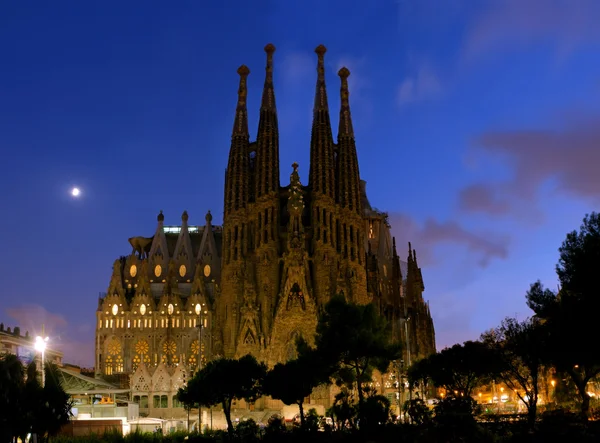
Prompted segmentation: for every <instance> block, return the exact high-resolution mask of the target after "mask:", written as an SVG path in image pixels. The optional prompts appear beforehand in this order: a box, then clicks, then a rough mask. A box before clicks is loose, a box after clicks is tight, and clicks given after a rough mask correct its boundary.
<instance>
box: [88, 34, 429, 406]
mask: <svg viewBox="0 0 600 443" xmlns="http://www.w3.org/2000/svg"><path fill="white" fill-rule="evenodd" d="M265 52H266V55H267V62H266V75H265V83H264V89H263V94H262V101H261V106H260V119H259V125H258V133H257V136H256V140H254V141H251V140H250V132H249V128H248V111H247V103H246V97H247V84H246V80H247V77H248V75H249V72H250V71H249V69H248V68H247V67H246V66H241V67H240V68H239V69H238V74H239V76H240V81H239V89H238V101H237V106H236V111H235V119H234V124H233V131H232V136H231V147H230V151H229V161H228V165H227V169H226V175H225V190H224V194H225V195H224V216H223V225H222V226H215V225H213V224H212V215H211V214H210V211H209V212H208V213H207V214H206V216H205V222H204V224H203V225H191V224H188V221H189V219H188V214H187V212H183V214H182V216H181V223H178V224H177V225H175V226H170V225H165V222H164V221H165V216H164V215H163V214H162V212H161V213H160V214H159V215H158V220H157V221H158V225H157V228H156V231H155V233H154V236H153V237H149V238H148V237H132V238H130V239H129V242H130V244H131V245H132V247H133V251H132V252H131V254H130V255H128V256H125V257H121V258H119V259H117V260H116V261H115V263H114V266H113V274H112V277H111V281H110V284H109V288H108V291H107V293H106V295H104V296H103V297H101V298H100V300H99V304H98V310H97V329H96V374H97V375H98V376H104V377H109V378H110V377H112V378H115V377H121V380H122V383H125V384H128V385H129V388H130V389H131V396H132V399H133V400H134V401H138V402H139V403H140V410H141V411H142V412H144V411H146V412H148V413H149V414H150V415H153V416H160V415H161V412H164V414H163V415H168V414H171V415H173V414H174V413H173V411H174V410H176V409H177V408H179V407H180V405H179V404H178V402H177V401H176V399H175V397H174V396H175V394H176V392H177V389H178V388H179V387H180V386H182V385H183V384H184V383H185V381H186V380H187V378H189V377H190V376H191V374H193V372H194V371H196V370H197V369H198V367H199V366H200V365H201V364H202V363H203V362H205V361H206V360H207V359H211V358H216V357H219V356H224V357H240V356H242V355H245V354H248V353H250V354H253V355H255V356H256V357H257V358H258V359H259V360H262V361H265V362H266V363H267V364H268V365H270V366H271V365H274V364H275V363H277V362H281V361H286V360H288V359H291V358H294V356H295V340H296V338H297V337H299V336H302V337H304V338H305V339H307V340H308V341H309V342H310V341H312V340H314V333H315V329H316V325H317V318H318V312H319V310H320V309H321V308H322V306H323V305H324V304H325V303H327V301H328V300H329V299H330V298H331V297H332V296H333V295H334V294H340V293H342V294H344V296H345V297H346V298H347V299H348V300H350V301H352V302H356V303H360V304H367V303H374V304H375V305H376V306H377V307H378V310H379V312H380V314H381V315H383V316H385V317H386V318H387V320H388V322H389V324H390V325H391V327H392V334H393V337H394V340H397V341H399V342H401V343H402V344H403V349H404V356H403V360H402V362H401V363H399V364H402V365H405V366H408V365H409V364H410V363H411V361H415V360H416V359H419V358H421V357H423V356H426V355H428V354H430V353H432V352H435V333H434V327H433V321H432V319H431V315H430V312H429V306H428V304H427V303H426V302H425V301H424V300H423V291H424V289H425V288H424V284H423V278H422V274H421V270H420V268H419V266H418V262H417V256H416V252H415V251H414V249H412V248H411V247H410V245H409V247H408V255H407V260H406V261H403V260H401V259H400V256H399V253H398V251H397V249H396V243H395V239H393V238H392V236H391V232H390V228H391V227H390V225H389V223H388V217H387V214H386V213H383V212H380V211H378V210H376V209H374V208H372V207H371V205H370V204H369V200H368V198H367V194H366V184H365V182H364V181H362V180H361V178H360V173H359V164H358V156H357V148H356V145H355V138H354V130H353V125H352V118H351V113H350V104H349V90H348V77H349V75H350V72H349V71H348V69H346V68H342V69H340V71H339V72H338V75H339V77H340V95H341V109H340V112H339V126H338V133H337V140H334V137H333V129H332V124H331V120H330V112H329V106H328V100H327V90H326V84H325V63H324V56H325V52H326V49H325V47H324V46H322V45H321V46H319V47H318V48H317V49H316V51H315V52H316V54H317V82H316V83H317V84H316V93H315V101H314V117H313V122H312V136H311V143H310V166H309V178H308V185H307V186H305V185H303V184H302V183H301V181H300V177H299V174H298V165H297V164H294V165H292V168H291V174H290V180H289V184H287V183H286V184H285V185H283V186H282V184H281V183H280V165H279V131H278V120H277V108H276V105H275V90H274V85H273V54H274V52H275V47H274V46H273V45H270V44H269V45H267V46H266V47H265ZM382 383H384V382H382ZM384 388H385V387H384V386H381V390H380V392H381V391H383V390H385V389H384ZM318 401H319V402H321V403H327V402H328V395H327V394H323V398H322V399H318ZM263 406H265V405H263ZM265 407H266V406H265ZM166 409H168V410H169V412H167V411H166ZM181 413H182V414H183V409H181Z"/></svg>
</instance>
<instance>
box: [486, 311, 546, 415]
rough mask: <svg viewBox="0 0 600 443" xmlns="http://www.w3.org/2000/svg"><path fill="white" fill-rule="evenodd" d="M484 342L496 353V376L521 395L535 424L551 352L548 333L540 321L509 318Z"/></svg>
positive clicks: (488, 335)
mask: <svg viewBox="0 0 600 443" xmlns="http://www.w3.org/2000/svg"><path fill="white" fill-rule="evenodd" d="M482 339H483V341H484V343H485V344H486V345H488V346H489V348H490V349H491V350H492V352H493V353H494V357H495V362H496V364H497V367H496V368H495V369H496V370H495V371H494V375H495V377H497V378H499V379H501V380H502V381H503V382H504V384H505V385H506V386H508V388H509V389H510V390H512V391H514V392H516V393H517V396H518V397H519V399H520V400H521V401H522V402H523V403H524V404H525V406H526V407H527V410H528V413H529V414H528V415H529V424H530V426H533V425H534V424H535V418H536V411H537V403H538V391H539V381H540V373H541V370H542V365H543V363H544V361H545V360H544V359H545V355H546V353H547V350H546V348H547V345H548V343H547V341H548V340H547V339H548V337H547V331H546V328H544V326H543V325H542V324H540V322H539V320H538V319H527V320H524V321H522V322H519V321H518V320H516V319H514V318H506V319H505V320H503V321H502V324H501V325H500V327H498V328H496V329H495V330H493V331H492V332H490V333H487V334H484V335H483V336H482Z"/></svg>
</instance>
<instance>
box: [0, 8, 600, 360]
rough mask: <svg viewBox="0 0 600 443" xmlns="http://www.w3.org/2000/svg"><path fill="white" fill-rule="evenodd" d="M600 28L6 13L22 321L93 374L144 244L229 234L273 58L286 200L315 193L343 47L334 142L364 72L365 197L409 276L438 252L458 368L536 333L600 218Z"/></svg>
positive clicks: (304, 15)
mask: <svg viewBox="0 0 600 443" xmlns="http://www.w3.org/2000/svg"><path fill="white" fill-rule="evenodd" d="M599 16H600V2H598V1H597V0H564V1H560V0H557V1H553V0H526V1H524V0H514V1H512V0H511V1H508V0H507V1H502V0H496V1H486V0H481V1H472V0H443V1H442V0H369V1H366V0H363V1H358V0H354V1H352V0H345V1H333V0H330V1H326V0H318V1H317V0H302V1H300V0H297V1H294V0H287V1H276V0H271V1H260V0H257V1H233V0H226V1H212V2H209V1H181V0H178V1H171V2H158V1H119V2H116V1H107V0H104V1H91V0H90V1H69V2H67V1H52V2H45V1H39V2H34V1H30V2H26V1H6V0H5V1H2V2H0V152H1V153H2V174H0V186H1V188H2V193H1V195H2V199H1V203H2V204H1V205H0V208H1V215H0V232H1V233H2V234H1V237H0V238H1V240H2V241H1V243H0V244H1V250H0V251H1V252H0V268H1V269H2V270H3V279H2V289H1V290H0V300H1V302H0V321H3V322H4V323H5V325H7V326H15V325H20V326H21V329H22V330H23V329H28V330H30V332H32V333H33V332H35V331H37V330H39V327H40V325H41V324H42V323H44V324H46V327H47V329H48V332H49V334H50V338H51V340H52V343H55V344H58V345H59V346H60V347H61V348H62V349H63V350H64V352H65V360H66V361H68V362H73V363H76V364H82V365H92V364H93V352H94V351H93V349H94V348H93V343H94V342H93V337H94V327H95V310H96V308H97V303H98V294H99V293H100V292H104V291H106V289H107V287H108V283H109V279H110V275H111V268H112V264H113V262H114V260H115V259H116V258H118V257H119V256H120V255H126V254H129V253H130V252H131V247H130V245H129V243H128V242H127V239H128V238H129V237H133V236H138V235H141V236H148V237H149V236H152V235H153V233H154V230H155V228H156V215H157V214H158V212H159V210H161V209H162V210H163V211H164V213H165V223H166V224H178V223H180V217H181V213H182V212H183V210H187V211H188V212H189V214H190V223H191V224H203V223H204V215H205V213H206V211H207V210H208V209H210V210H212V213H213V214H214V222H215V223H221V220H222V208H223V179H224V170H225V167H226V163H227V156H228V149H229V141H230V136H231V128H232V124H233V116H234V109H235V104H236V94H237V85H238V78H239V77H238V75H237V74H236V69H237V68H238V66H239V65H241V64H246V65H248V66H249V67H250V70H251V74H250V76H249V79H248V87H249V96H248V108H249V109H248V111H249V116H250V124H251V133H253V134H256V130H257V121H258V110H259V106H260V94H261V89H262V84H263V81H264V65H265V54H264V52H263V47H264V46H265V44H266V43H269V42H272V43H273V44H275V46H276V47H277V52H276V53H275V56H274V57H275V71H274V76H275V88H276V89H275V93H276V98H277V107H278V110H279V124H280V157H281V174H282V177H281V180H282V185H285V184H287V183H288V182H289V174H290V172H291V166H290V165H291V164H292V162H294V161H297V162H298V163H299V164H300V173H301V178H302V181H303V183H304V184H307V177H308V168H309V141H310V123H311V117H312V106H313V95H314V89H315V88H314V85H315V81H316V55H315V54H314V48H315V47H316V46H317V45H318V44H320V43H323V44H324V45H326V46H327V48H328V52H327V54H326V56H325V61H326V69H327V71H326V78H327V83H328V94H329V98H330V110H331V114H332V124H333V125H334V128H335V129H334V132H337V120H338V112H339V78H338V77H337V75H336V73H337V70H338V69H339V68H340V67H341V66H347V67H348V68H349V69H350V71H351V73H352V74H351V76H350V79H349V82H350V103H351V109H352V115H353V120H354V128H355V132H356V139H357V147H358V156H359V162H360V172H361V178H362V179H364V180H366V181H367V190H368V196H369V199H370V201H371V204H372V205H373V206H375V207H377V208H379V209H380V210H387V211H389V213H390V220H391V222H392V224H393V232H394V235H396V237H397V242H398V245H399V248H400V251H399V252H400V254H401V256H402V257H403V258H405V257H406V255H407V250H408V246H407V242H408V241H409V240H411V241H412V243H413V246H414V247H415V248H416V249H417V252H418V256H419V263H420V265H421V267H422V268H423V277H424V279H425V286H426V290H425V298H426V299H428V300H430V303H431V312H432V314H433V317H434V321H435V326H436V333H437V344H438V348H439V349H441V348H443V347H444V346H447V345H451V344H453V343H456V342H459V341H463V340H466V339H474V338H477V337H478V336H479V334H480V333H481V332H483V331H484V330H486V329H488V328H490V327H493V326H496V325H497V324H499V322H500V321H501V319H502V318H504V317H505V316H507V315H518V316H519V318H525V317H526V316H528V315H530V313H529V312H528V310H527V308H526V306H525V301H524V294H525V291H526V290H527V289H528V287H529V284H530V283H532V282H533V281H535V280H536V279H541V280H542V281H543V282H544V283H545V284H546V285H548V286H550V287H551V288H555V287H556V285H557V281H556V277H555V274H554V265H555V263H556V261H557V258H558V253H557V249H558V247H559V246H560V243H561V242H562V240H563V239H564V237H565V234H566V232H568V231H570V230H572V229H575V228H578V227H579V225H580V222H581V219H582V218H583V216H584V215H585V213H587V212H590V211H592V210H595V209H596V210H597V209H598V200H599V196H600V173H599V172H598V171H599V167H600V57H599V54H600V53H599V51H600V27H599V26H598V24H597V19H598V17H599ZM253 137H254V136H253ZM73 186H78V187H80V189H81V191H82V194H81V196H80V197H79V198H77V199H74V198H72V197H71V195H70V194H69V192H70V189H71V188H72V187H73Z"/></svg>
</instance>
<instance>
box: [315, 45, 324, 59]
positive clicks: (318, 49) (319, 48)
mask: <svg viewBox="0 0 600 443" xmlns="http://www.w3.org/2000/svg"><path fill="white" fill-rule="evenodd" d="M315 52H316V54H317V55H318V56H319V61H323V56H324V55H325V53H326V52H327V48H326V47H325V45H319V46H317V47H316V48H315Z"/></svg>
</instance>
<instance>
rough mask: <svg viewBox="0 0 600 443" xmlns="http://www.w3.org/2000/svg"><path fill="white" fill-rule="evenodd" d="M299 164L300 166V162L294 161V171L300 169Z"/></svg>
mask: <svg viewBox="0 0 600 443" xmlns="http://www.w3.org/2000/svg"><path fill="white" fill-rule="evenodd" d="M298 166H299V165H298V162H294V163H292V168H294V172H297V171H298Z"/></svg>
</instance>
